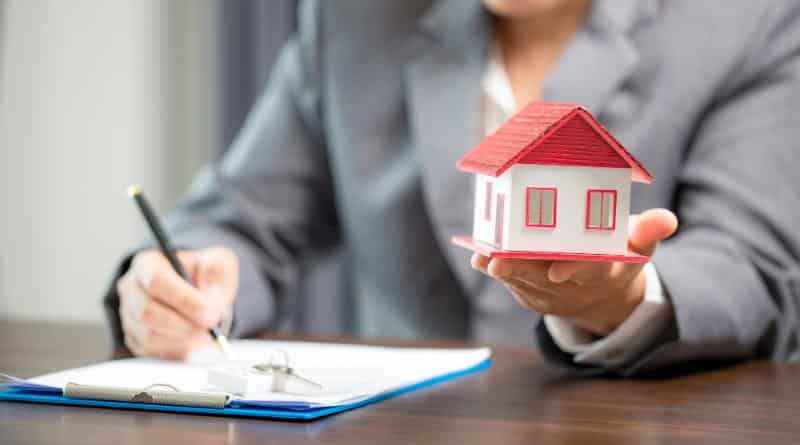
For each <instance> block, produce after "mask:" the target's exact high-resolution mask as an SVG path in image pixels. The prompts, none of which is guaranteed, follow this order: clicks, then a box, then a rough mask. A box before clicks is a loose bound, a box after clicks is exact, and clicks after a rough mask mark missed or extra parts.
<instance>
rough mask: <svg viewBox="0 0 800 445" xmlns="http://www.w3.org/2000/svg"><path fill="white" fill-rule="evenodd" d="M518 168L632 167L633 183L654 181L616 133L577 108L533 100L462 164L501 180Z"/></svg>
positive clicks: (473, 150) (462, 159)
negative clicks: (534, 165) (536, 166)
mask: <svg viewBox="0 0 800 445" xmlns="http://www.w3.org/2000/svg"><path fill="white" fill-rule="evenodd" d="M514 164H550V165H575V166H587V167H622V168H630V169H631V179H632V180H633V181H636V182H644V183H646V184H649V183H651V182H653V177H652V176H650V173H649V172H648V171H647V170H646V169H645V168H644V166H642V164H640V163H639V161H637V160H636V159H635V158H634V157H633V156H631V154H630V153H628V151H627V150H625V148H624V147H623V146H622V144H620V143H619V142H618V141H617V140H616V139H614V136H611V133H609V132H608V131H607V130H606V129H605V128H603V126H602V125H600V123H599V122H597V120H596V119H595V118H594V117H593V116H592V115H591V114H589V112H588V111H586V110H585V109H584V108H582V107H580V106H578V105H574V104H560V103H552V102H532V103H531V104H529V105H528V106H527V107H525V108H524V109H523V110H522V111H520V112H519V113H517V114H515V115H514V116H512V117H511V119H509V120H508V121H506V122H505V123H504V124H503V125H502V126H501V127H500V128H498V129H497V131H495V132H494V133H492V134H491V135H489V136H487V137H486V139H484V140H483V141H481V143H480V144H478V145H477V146H475V147H474V148H473V149H472V150H470V151H469V152H467V154H466V155H464V157H463V158H461V160H460V161H458V164H457V166H458V168H459V169H461V170H464V171H467V172H472V173H481V174H484V175H488V176H493V177H497V176H500V175H501V174H503V172H505V171H506V170H508V168H509V167H511V166H512V165H514Z"/></svg>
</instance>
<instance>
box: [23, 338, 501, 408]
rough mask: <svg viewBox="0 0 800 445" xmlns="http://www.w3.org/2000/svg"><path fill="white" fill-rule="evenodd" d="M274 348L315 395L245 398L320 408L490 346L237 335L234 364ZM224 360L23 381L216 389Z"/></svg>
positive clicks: (140, 362) (462, 361) (144, 364)
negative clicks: (211, 370)
mask: <svg viewBox="0 0 800 445" xmlns="http://www.w3.org/2000/svg"><path fill="white" fill-rule="evenodd" d="M277 349H280V350H283V351H285V352H286V353H287V354H288V356H289V358H290V363H289V365H290V366H291V367H292V368H293V369H294V370H295V372H296V373H297V374H298V375H300V376H303V377H305V378H308V379H311V380H313V381H315V382H317V383H319V384H321V385H322V390H321V391H319V392H317V393H315V394H314V395H297V394H285V393H272V392H266V391H265V392H264V393H263V394H258V395H249V396H248V399H247V401H262V402H271V401H295V402H309V403H311V404H314V405H319V406H333V405H339V404H343V403H352V402H355V401H358V400H361V399H366V398H370V397H373V396H376V395H380V394H384V393H387V392H391V391H393V390H396V389H399V388H403V387H406V386H409V385H413V384H415V383H419V382H422V381H425V380H428V379H431V378H434V377H437V376H441V375H444V374H449V373H454V372H458V371H463V370H466V369H469V368H472V367H475V366H477V365H479V364H481V363H482V362H484V361H485V360H486V359H488V358H489V356H490V355H491V351H490V350H489V349H488V348H476V349H419V348H388V347H380V346H361V345H344V344H324V343H304V342H278V341H262V340H236V341H233V342H231V350H232V356H233V357H235V360H234V363H236V364H239V365H241V366H250V365H252V364H255V363H265V362H268V361H269V360H270V357H271V355H273V354H274V353H275V351H276V350H277ZM221 363H230V362H226V361H225V360H224V358H223V357H222V356H221V355H220V353H219V351H218V350H216V349H215V348H214V347H212V346H210V347H208V348H206V349H204V350H201V351H198V352H196V353H195V354H193V355H192V356H191V357H190V358H189V360H187V361H186V362H170V361H162V360H153V359H142V358H132V359H124V360H115V361H110V362H105V363H101V364H99V365H93V366H87V367H84V368H77V369H71V370H66V371H61V372H57V373H53V374H48V375H43V376H40V377H35V378H32V379H29V380H28V381H29V382H31V383H36V384H40V385H46V386H52V387H57V388H63V387H64V385H66V384H67V383H78V384H86V385H95V386H109V387H122V388H145V387H147V386H150V385H153V384H168V385H172V386H174V387H176V388H178V389H179V390H181V391H219V389H218V388H214V387H211V386H209V385H208V383H207V369H208V367H210V366H214V365H218V364H221Z"/></svg>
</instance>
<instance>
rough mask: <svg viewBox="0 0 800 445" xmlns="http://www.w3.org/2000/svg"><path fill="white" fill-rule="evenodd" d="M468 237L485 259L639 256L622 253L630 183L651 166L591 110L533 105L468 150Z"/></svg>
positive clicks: (467, 243)
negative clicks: (471, 198)
mask: <svg viewBox="0 0 800 445" xmlns="http://www.w3.org/2000/svg"><path fill="white" fill-rule="evenodd" d="M458 168H459V169H461V170H463V171H466V172H470V173H474V174H475V187H476V188H475V212H474V228H473V233H472V237H455V238H453V242H454V243H456V244H458V245H461V246H464V247H466V248H469V249H471V250H474V251H477V252H480V253H483V254H484V255H487V256H491V257H517V258H532V259H571V260H589V261H629V262H644V261H647V258H646V257H642V256H640V255H638V254H636V253H633V252H629V250H628V216H629V208H630V185H631V181H637V182H643V183H650V182H652V180H653V178H652V177H651V176H650V173H648V172H647V170H646V169H645V168H644V167H643V166H642V165H641V164H640V163H639V162H638V161H637V160H636V159H634V158H633V156H631V154H630V153H628V151H627V150H625V148H623V147H622V145H621V144H620V143H619V142H618V141H617V140H616V139H614V137H613V136H611V134H610V133H609V132H608V131H607V130H606V129H604V128H603V127H602V125H600V123H599V122H597V120H595V118H594V117H593V116H592V115H591V114H589V112H588V111H586V110H585V109H583V108H581V107H580V106H578V105H572V104H560V103H546V102H534V103H531V104H530V105H528V106H527V107H526V108H525V109H523V110H522V111H520V112H519V113H517V114H516V115H514V116H513V117H512V118H511V119H509V120H508V121H507V122H506V123H504V124H503V125H502V126H501V127H500V128H499V129H498V130H497V131H495V132H494V133H493V134H491V135H489V136H488V137H486V139H484V140H483V141H482V142H481V143H480V144H478V145H477V146H476V147H474V148H473V149H472V150H470V151H469V152H468V153H467V154H466V155H465V156H464V157H463V158H462V159H461V160H460V161H459V162H458Z"/></svg>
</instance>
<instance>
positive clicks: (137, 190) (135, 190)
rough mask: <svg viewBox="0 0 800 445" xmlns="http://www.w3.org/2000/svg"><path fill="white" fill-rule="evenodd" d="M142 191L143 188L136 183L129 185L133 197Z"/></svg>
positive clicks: (130, 194)
mask: <svg viewBox="0 0 800 445" xmlns="http://www.w3.org/2000/svg"><path fill="white" fill-rule="evenodd" d="M141 193H142V188H141V187H139V186H138V185H136V184H134V185H130V186H128V196H130V197H131V198H133V197H134V196H136V195H140V194H141Z"/></svg>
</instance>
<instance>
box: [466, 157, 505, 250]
mask: <svg viewBox="0 0 800 445" xmlns="http://www.w3.org/2000/svg"><path fill="white" fill-rule="evenodd" d="M487 181H491V182H492V183H493V185H492V194H493V195H494V196H492V203H491V205H492V208H491V214H492V218H491V221H487V220H486V219H485V218H484V213H483V212H484V203H485V202H486V182H487ZM498 194H504V195H505V200H506V201H505V212H504V213H505V215H504V218H503V219H504V221H508V219H509V215H510V211H509V207H511V175H510V174H509V172H505V173H504V174H503V175H501V176H499V177H497V178H493V177H491V176H486V175H475V206H474V209H475V210H474V215H473V218H472V219H473V226H472V227H473V229H472V237H473V238H475V239H477V240H481V241H483V242H486V243H489V244H494V229H495V223H496V222H497V216H496V215H495V206H496V205H497V195H498ZM508 229H509V226H508V224H506V225H505V227H504V228H503V230H504V231H505V232H504V233H503V240H507V239H508V234H509V230H508ZM504 244H505V243H504Z"/></svg>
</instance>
